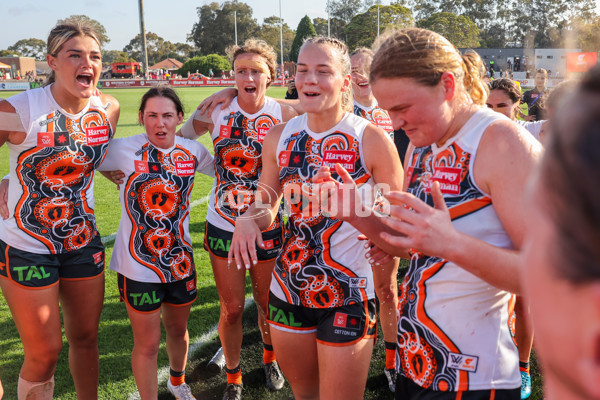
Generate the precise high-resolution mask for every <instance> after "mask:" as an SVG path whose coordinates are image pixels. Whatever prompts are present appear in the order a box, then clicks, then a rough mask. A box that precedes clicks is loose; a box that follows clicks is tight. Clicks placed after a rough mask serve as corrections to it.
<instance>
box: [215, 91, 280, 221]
mask: <svg viewBox="0 0 600 400" xmlns="http://www.w3.org/2000/svg"><path fill="white" fill-rule="evenodd" d="M211 118H212V121H213V124H214V130H213V132H211V138H212V140H213V145H214V150H215V175H216V179H215V183H214V185H213V190H212V192H211V197H210V201H209V206H208V212H207V214H206V220H207V221H208V222H210V223H211V224H212V225H214V226H216V227H217V228H220V229H223V230H226V231H229V232H233V230H234V228H235V219H236V218H237V217H238V216H239V215H241V214H243V213H244V212H245V211H246V210H247V209H248V206H250V204H252V203H253V202H254V191H255V190H256V188H257V184H258V178H259V177H260V172H261V170H262V159H261V155H262V142H263V140H264V138H265V135H266V134H267V131H268V130H269V129H270V128H271V127H272V126H274V125H277V124H279V123H280V122H281V121H282V116H281V106H280V105H279V104H278V103H277V102H276V101H275V100H273V99H270V98H268V97H266V98H265V105H264V107H263V108H262V109H261V110H260V111H259V112H257V113H256V114H247V113H245V112H244V111H243V110H242V109H241V108H240V106H239V104H238V102H237V97H235V98H234V99H233V101H232V102H231V104H230V106H229V107H228V108H226V109H225V110H220V109H219V107H216V109H215V111H213V114H212V116H211ZM279 225H280V216H278V217H277V218H276V220H275V222H274V223H273V225H272V226H271V227H269V229H274V228H276V227H278V226H279Z"/></svg>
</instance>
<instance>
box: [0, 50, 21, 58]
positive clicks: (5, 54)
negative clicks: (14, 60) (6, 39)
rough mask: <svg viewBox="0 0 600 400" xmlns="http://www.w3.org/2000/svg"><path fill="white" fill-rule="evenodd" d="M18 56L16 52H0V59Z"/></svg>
mask: <svg viewBox="0 0 600 400" xmlns="http://www.w3.org/2000/svg"><path fill="white" fill-rule="evenodd" d="M19 55H20V54H18V53H17V52H16V51H12V50H0V57H12V56H17V57H18V56H19Z"/></svg>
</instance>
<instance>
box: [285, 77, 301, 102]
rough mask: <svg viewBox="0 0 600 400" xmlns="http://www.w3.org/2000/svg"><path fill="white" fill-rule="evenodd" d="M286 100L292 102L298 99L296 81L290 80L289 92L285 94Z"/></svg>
mask: <svg viewBox="0 0 600 400" xmlns="http://www.w3.org/2000/svg"><path fill="white" fill-rule="evenodd" d="M285 98H286V99H291V100H294V99H297V98H298V91H297V90H296V81H295V80H294V79H290V81H289V82H288V87H287V91H286V92H285Z"/></svg>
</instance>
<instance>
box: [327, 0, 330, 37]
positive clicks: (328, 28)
mask: <svg viewBox="0 0 600 400" xmlns="http://www.w3.org/2000/svg"><path fill="white" fill-rule="evenodd" d="M330 19H331V18H330V16H329V0H327V37H331V27H330V25H331V24H330V22H329V20H330Z"/></svg>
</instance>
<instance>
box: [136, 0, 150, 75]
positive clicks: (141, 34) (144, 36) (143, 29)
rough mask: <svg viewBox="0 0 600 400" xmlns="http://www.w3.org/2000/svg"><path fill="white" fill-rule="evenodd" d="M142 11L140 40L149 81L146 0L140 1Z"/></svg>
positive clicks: (145, 72)
mask: <svg viewBox="0 0 600 400" xmlns="http://www.w3.org/2000/svg"><path fill="white" fill-rule="evenodd" d="M138 4H139V9H140V38H141V39H142V50H143V51H144V63H143V64H144V78H146V79H148V48H147V46H146V29H145V28H144V0H138Z"/></svg>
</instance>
